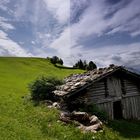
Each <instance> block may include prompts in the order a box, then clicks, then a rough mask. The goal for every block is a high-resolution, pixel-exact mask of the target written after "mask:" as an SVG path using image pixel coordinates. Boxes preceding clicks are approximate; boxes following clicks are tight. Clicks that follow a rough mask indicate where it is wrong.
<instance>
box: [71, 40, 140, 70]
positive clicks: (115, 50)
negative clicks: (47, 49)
mask: <svg viewBox="0 0 140 140" xmlns="http://www.w3.org/2000/svg"><path fill="white" fill-rule="evenodd" d="M79 54H81V56H80V57H79V56H78V55H79ZM139 55H140V43H132V44H128V45H113V46H104V47H101V48H91V49H87V50H85V49H84V48H82V47H81V46H80V47H78V48H76V49H74V50H73V54H72V56H71V57H74V59H75V60H78V59H84V60H85V59H86V60H93V61H95V62H96V63H97V64H98V65H99V66H108V65H109V64H112V63H113V64H116V65H126V66H129V67H135V66H139V69H140V57H139Z"/></svg>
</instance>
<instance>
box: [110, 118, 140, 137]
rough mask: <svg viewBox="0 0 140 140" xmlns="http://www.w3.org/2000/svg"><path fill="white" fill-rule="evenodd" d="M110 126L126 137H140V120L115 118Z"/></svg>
mask: <svg viewBox="0 0 140 140" xmlns="http://www.w3.org/2000/svg"><path fill="white" fill-rule="evenodd" d="M108 126H109V127H110V128H112V129H113V130H115V131H117V132H119V133H120V135H121V136H123V137H124V138H140V121H127V120H114V121H110V122H109V124H108Z"/></svg>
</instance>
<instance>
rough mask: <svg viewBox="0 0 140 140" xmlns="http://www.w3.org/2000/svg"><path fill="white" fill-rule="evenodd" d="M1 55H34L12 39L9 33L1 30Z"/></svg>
mask: <svg viewBox="0 0 140 140" xmlns="http://www.w3.org/2000/svg"><path fill="white" fill-rule="evenodd" d="M0 55H2V56H4V55H8V56H32V54H30V53H28V52H27V51H26V50H24V49H23V48H22V47H21V46H19V44H17V43H16V42H14V41H13V40H11V39H10V38H9V37H8V35H7V34H6V33H5V32H3V31H1V30H0Z"/></svg>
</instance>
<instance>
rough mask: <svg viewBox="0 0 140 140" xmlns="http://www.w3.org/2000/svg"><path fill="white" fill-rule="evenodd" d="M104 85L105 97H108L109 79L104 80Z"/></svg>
mask: <svg viewBox="0 0 140 140" xmlns="http://www.w3.org/2000/svg"><path fill="white" fill-rule="evenodd" d="M104 86H105V97H108V95H109V93H108V87H107V79H105V80H104Z"/></svg>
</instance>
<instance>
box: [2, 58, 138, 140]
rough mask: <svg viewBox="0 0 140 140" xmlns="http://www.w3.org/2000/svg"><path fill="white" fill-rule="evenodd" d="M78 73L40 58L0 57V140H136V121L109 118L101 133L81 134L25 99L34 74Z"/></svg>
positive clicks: (54, 114) (57, 113) (43, 108)
mask: <svg viewBox="0 0 140 140" xmlns="http://www.w3.org/2000/svg"><path fill="white" fill-rule="evenodd" d="M81 72H82V71H81V70H75V69H63V67H62V68H58V67H55V66H54V65H52V64H51V63H50V62H49V61H47V60H46V59H42V58H14V57H13V58H12V57H7V58H6V57H0V140H92V139H95V140H128V139H130V140H140V122H129V121H113V122H110V123H109V124H108V125H106V126H104V131H103V132H99V133H97V134H91V133H86V134H84V133H82V132H80V131H79V130H78V129H76V128H75V127H74V126H72V125H65V124H63V123H62V122H60V121H58V117H59V111H58V110H55V109H49V108H47V107H46V106H45V105H39V106H35V105H34V103H32V102H31V101H30V100H29V99H28V97H29V95H30V94H29V91H28V84H29V83H30V82H31V81H33V80H35V79H36V78H37V77H39V76H42V75H45V76H56V77H58V78H64V77H65V76H68V75H70V74H72V73H81Z"/></svg>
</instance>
